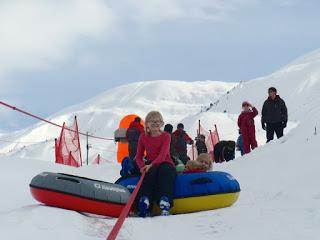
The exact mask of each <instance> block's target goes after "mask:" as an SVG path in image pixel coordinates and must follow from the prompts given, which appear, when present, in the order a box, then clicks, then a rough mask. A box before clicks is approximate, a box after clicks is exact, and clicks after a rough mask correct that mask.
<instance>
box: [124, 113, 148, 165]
mask: <svg viewBox="0 0 320 240" xmlns="http://www.w3.org/2000/svg"><path fill="white" fill-rule="evenodd" d="M143 132H144V128H143V126H142V124H141V118H139V117H136V118H135V119H134V121H132V122H131V123H130V125H129V127H128V129H127V132H126V136H127V140H128V151H129V157H130V159H131V160H133V159H134V158H135V156H136V153H137V146H138V140H139V136H140V134H141V133H143Z"/></svg>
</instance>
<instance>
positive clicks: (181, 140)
mask: <svg viewBox="0 0 320 240" xmlns="http://www.w3.org/2000/svg"><path fill="white" fill-rule="evenodd" d="M172 135H173V137H174V138H175V149H176V151H177V154H178V156H179V159H180V160H181V161H182V162H183V164H186V163H187V161H188V160H189V157H188V155H187V144H190V145H192V144H193V140H192V139H191V138H190V137H189V135H188V134H187V133H186V132H185V131H184V125H183V124H182V123H179V124H178V125H177V130H176V131H174V133H173V134H172Z"/></svg>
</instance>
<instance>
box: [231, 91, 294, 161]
mask: <svg viewBox="0 0 320 240" xmlns="http://www.w3.org/2000/svg"><path fill="white" fill-rule="evenodd" d="M268 95H269V96H268V98H267V100H265V102H264V104H263V107H262V112H261V125H262V129H263V130H266V135H267V142H270V141H271V140H273V138H274V134H276V136H277V138H280V137H282V136H283V130H284V128H286V126H287V122H288V111H287V107H286V104H285V102H284V100H283V99H282V98H280V96H279V95H277V89H276V88H274V87H270V88H269V89H268ZM257 115H258V110H257V109H256V108H255V107H254V106H252V104H250V103H249V102H247V101H244V102H243V103H242V112H241V114H240V115H239V117H238V127H239V137H238V140H237V149H238V150H239V151H241V155H244V154H247V153H249V152H250V151H251V150H253V149H255V148H256V147H257V146H258V144H257V140H256V133H255V124H254V118H255V117H256V116H257Z"/></svg>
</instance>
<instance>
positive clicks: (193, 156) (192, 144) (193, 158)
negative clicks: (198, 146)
mask: <svg viewBox="0 0 320 240" xmlns="http://www.w3.org/2000/svg"><path fill="white" fill-rule="evenodd" d="M192 160H194V144H192Z"/></svg>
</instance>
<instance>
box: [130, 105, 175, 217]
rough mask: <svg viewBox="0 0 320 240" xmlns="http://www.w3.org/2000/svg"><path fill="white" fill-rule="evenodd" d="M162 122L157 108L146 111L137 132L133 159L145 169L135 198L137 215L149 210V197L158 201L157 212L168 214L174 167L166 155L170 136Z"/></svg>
mask: <svg viewBox="0 0 320 240" xmlns="http://www.w3.org/2000/svg"><path fill="white" fill-rule="evenodd" d="M163 125H164V122H163V118H162V115H161V113H160V112H157V111H152V112H149V113H148V115H147V116H146V119H145V133H142V134H141V135H140V138H139V142H138V149H137V155H136V163H137V165H138V167H139V169H140V172H141V173H143V172H145V173H146V175H145V178H144V180H143V182H142V185H141V188H140V190H139V192H138V196H137V198H136V199H137V207H138V212H139V216H141V217H146V216H148V215H149V214H150V211H151V209H152V204H153V201H156V202H157V204H158V205H159V207H160V209H161V215H169V210H170V208H171V207H172V206H173V191H174V184H175V179H176V169H175V166H174V163H173V161H172V159H171V156H170V141H171V136H170V134H169V133H167V132H163V131H161V127H162V126H163ZM144 152H146V159H147V161H146V162H145V161H144V160H143V157H144Z"/></svg>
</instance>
